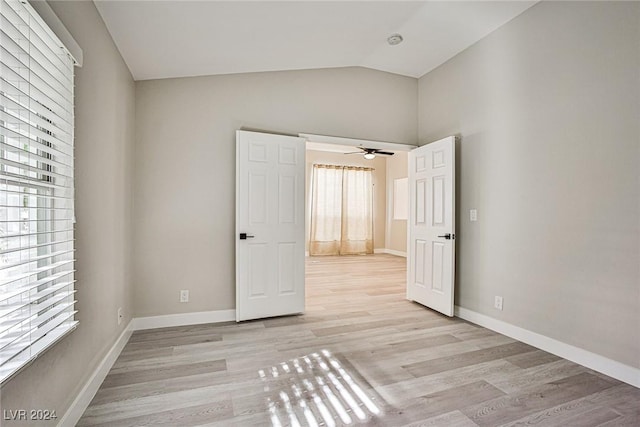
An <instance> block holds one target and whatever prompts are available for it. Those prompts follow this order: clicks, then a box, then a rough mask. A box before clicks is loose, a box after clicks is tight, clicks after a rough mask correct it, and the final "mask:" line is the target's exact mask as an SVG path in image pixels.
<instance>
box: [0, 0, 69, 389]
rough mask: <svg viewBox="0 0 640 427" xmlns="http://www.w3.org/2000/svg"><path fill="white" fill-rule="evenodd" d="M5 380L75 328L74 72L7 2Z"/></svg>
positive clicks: (1, 302)
mask: <svg viewBox="0 0 640 427" xmlns="http://www.w3.org/2000/svg"><path fill="white" fill-rule="evenodd" d="M0 20H1V25H0V383H4V382H6V381H8V379H9V378H11V376H12V375H14V374H15V373H16V372H17V371H18V370H20V369H21V368H22V367H23V366H26V365H27V364H28V363H29V362H30V361H31V360H33V359H34V358H36V357H37V356H38V355H39V354H40V353H41V352H43V351H45V350H46V349H47V348H49V347H50V346H51V345H53V344H54V343H55V342H56V341H58V340H59V339H61V338H62V337H63V336H64V335H66V334H67V333H68V332H70V331H71V330H73V329H74V328H75V326H76V324H77V322H76V321H75V313H76V311H75V309H74V304H75V299H74V294H75V289H74V282H75V280H74V243H73V242H74V231H73V228H74V225H73V222H74V221H73V219H74V186H73V161H74V160H73V67H74V60H73V58H72V57H71V55H70V54H69V53H68V51H67V50H66V49H65V47H64V46H63V44H62V43H61V42H60V40H59V39H58V38H57V37H56V36H55V35H54V33H53V32H52V31H51V30H50V29H49V28H48V27H47V25H46V24H45V23H44V21H43V20H42V19H41V18H40V17H39V16H38V14H37V13H36V12H35V10H34V9H33V8H32V7H31V6H30V5H29V4H28V3H27V2H21V1H15V0H0Z"/></svg>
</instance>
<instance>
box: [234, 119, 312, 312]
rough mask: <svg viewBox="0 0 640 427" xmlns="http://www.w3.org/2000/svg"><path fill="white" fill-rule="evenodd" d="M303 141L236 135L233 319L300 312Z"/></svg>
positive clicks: (286, 137)
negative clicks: (234, 290) (234, 301)
mask: <svg viewBox="0 0 640 427" xmlns="http://www.w3.org/2000/svg"><path fill="white" fill-rule="evenodd" d="M304 171H305V139H304V138H298V137H291V136H283V135H272V134H264V133H258V132H248V131H237V133H236V321H238V322H239V321H241V320H249V319H259V318H263V317H273V316H282V315H286V314H294V313H302V312H304V191H305V190H304V180H305V174H304Z"/></svg>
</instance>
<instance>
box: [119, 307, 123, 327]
mask: <svg viewBox="0 0 640 427" xmlns="http://www.w3.org/2000/svg"><path fill="white" fill-rule="evenodd" d="M123 320H124V311H123V310H122V307H120V308H119V309H118V325H119V324H121V323H122V321H123Z"/></svg>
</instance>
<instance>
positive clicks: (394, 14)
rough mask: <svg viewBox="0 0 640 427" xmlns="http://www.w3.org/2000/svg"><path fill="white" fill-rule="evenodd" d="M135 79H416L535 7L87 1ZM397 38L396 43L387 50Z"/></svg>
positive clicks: (512, 3)
mask: <svg viewBox="0 0 640 427" xmlns="http://www.w3.org/2000/svg"><path fill="white" fill-rule="evenodd" d="M95 3H96V6H97V8H98V11H99V12H100V14H101V15H102V18H103V19H104V21H105V23H106V25H107V28H108V29H109V32H110V33H111V36H112V37H113V39H114V41H115V43H116V45H117V46H118V49H119V50H120V53H121V54H122V56H123V57H124V60H125V62H126V63H127V65H128V66H129V69H130V70H131V72H132V74H133V77H134V78H135V79H136V80H147V79H158V78H168V77H185V76H199V75H213V74H230V73H246V72H257V71H275V70H299V69H312V68H331V67H348V66H362V67H368V68H373V69H377V70H382V71H388V72H391V73H397V74H402V75H406V76H411V77H420V76H422V75H423V74H425V73H427V72H429V71H430V70H432V69H434V68H435V67H437V66H438V65H440V64H442V63H443V62H445V61H447V60H448V59H450V58H451V57H453V56H455V55H456V54H457V53H458V52H460V51H462V50H464V49H465V48H467V47H468V46H470V45H472V44H473V43H475V42H476V41H478V40H480V39H481V38H483V37H484V36H486V35H487V34H489V33H491V32H492V31H494V30H495V29H497V28H498V27H500V26H501V25H503V24H505V23H506V22H508V21H509V20H511V19H512V18H514V17H515V16H517V15H519V14H520V13H522V12H523V11H525V10H526V9H528V8H529V7H531V6H532V5H533V4H535V3H536V2H535V1H495V2H494V1H451V2H438V1H264V0H263V1H104V0H103V1H96V2H95ZM392 33H400V34H402V36H403V37H404V42H403V43H402V44H400V45H397V46H389V45H388V44H387V42H386V39H387V37H388V36H389V35H391V34H392Z"/></svg>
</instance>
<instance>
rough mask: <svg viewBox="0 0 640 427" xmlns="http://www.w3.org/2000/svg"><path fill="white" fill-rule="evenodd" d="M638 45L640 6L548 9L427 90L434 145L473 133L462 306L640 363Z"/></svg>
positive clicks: (463, 202) (423, 82)
mask: <svg viewBox="0 0 640 427" xmlns="http://www.w3.org/2000/svg"><path fill="white" fill-rule="evenodd" d="M639 46H640V3H637V2H633V3H632V2H629V3H626V2H622V3H615V2H605V3H592V2H541V3H539V4H537V5H536V6H534V7H533V8H531V9H530V10H528V11H527V12H525V13H524V14H522V15H520V16H519V17H517V18H516V19H514V20H513V21H511V22H510V23H508V24H507V25H505V26H504V27H502V28H500V29H498V30H497V31H495V32H494V33H492V34H491V35H489V36H488V37H487V38H485V39H483V40H482V41H480V42H479V43H477V44H475V45H474V46H472V47H471V48H469V49H468V50H466V51H464V52H462V53H461V54H459V55H458V56H456V57H455V58H453V59H451V60H450V61H448V62H447V63H445V64H444V65H442V66H441V67H439V68H437V69H436V70H434V71H432V72H430V73H428V74H427V75H425V76H423V77H422V78H421V79H420V81H419V134H420V141H421V143H422V144H424V143H428V142H430V141H434V140H437V139H439V138H441V137H444V136H447V135H451V134H457V135H459V136H461V142H460V143H459V145H458V155H459V157H458V183H457V184H458V187H457V208H458V221H457V223H458V233H457V234H458V236H459V238H457V239H456V242H457V245H458V256H457V278H458V280H457V295H456V304H459V305H460V306H462V307H465V308H468V309H471V310H474V311H476V312H479V313H482V314H485V315H488V316H491V317H494V318H497V319H500V320H503V321H506V322H509V323H511V324H514V325H517V326H520V327H523V328H526V329H529V330H531V331H534V332H537V333H540V334H542V335H545V336H548V337H551V338H555V339H557V340H560V341H563V342H565V343H568V344H572V345H575V346H577V347H581V348H584V349H587V350H590V351H592V352H595V353H598V354H601V355H603V356H606V357H609V358H611V359H614V360H617V361H620V362H622V363H625V364H627V365H630V366H634V367H640V357H639V355H640V324H639V318H638V313H640V267H639V265H640V263H639V260H640V185H639V181H640V180H639V177H640V175H639V173H640V172H639V171H640V151H639V150H640V129H639V126H640V125H639V123H640V122H639V117H640V102H639V101H640V74H639V72H638V70H640V49H639V48H638V47H639ZM471 208H476V209H478V221H477V222H475V223H471V222H469V209H471ZM495 295H501V296H503V297H504V311H498V310H495V309H494V308H493V299H494V296H495Z"/></svg>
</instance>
